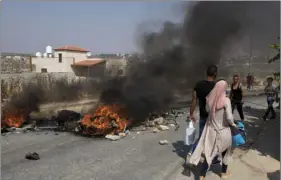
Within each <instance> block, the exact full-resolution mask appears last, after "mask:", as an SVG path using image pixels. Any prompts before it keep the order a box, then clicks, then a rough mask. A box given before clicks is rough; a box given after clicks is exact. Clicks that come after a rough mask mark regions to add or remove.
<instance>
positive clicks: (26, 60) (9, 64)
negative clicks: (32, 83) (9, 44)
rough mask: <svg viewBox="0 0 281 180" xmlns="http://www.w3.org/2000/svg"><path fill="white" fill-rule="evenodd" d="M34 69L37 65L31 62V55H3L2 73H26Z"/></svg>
mask: <svg viewBox="0 0 281 180" xmlns="http://www.w3.org/2000/svg"><path fill="white" fill-rule="evenodd" d="M33 69H35V66H34V65H31V64H30V57H21V56H8V57H3V56H1V73H4V74H13V73H24V72H32V70H33Z"/></svg>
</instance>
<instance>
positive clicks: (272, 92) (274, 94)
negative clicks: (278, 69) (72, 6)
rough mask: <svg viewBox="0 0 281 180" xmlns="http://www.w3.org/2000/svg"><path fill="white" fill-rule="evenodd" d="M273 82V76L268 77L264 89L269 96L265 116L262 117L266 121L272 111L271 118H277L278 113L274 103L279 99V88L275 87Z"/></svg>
mask: <svg viewBox="0 0 281 180" xmlns="http://www.w3.org/2000/svg"><path fill="white" fill-rule="evenodd" d="M272 83H273V78H272V77H269V78H267V86H266V87H265V89H264V92H265V94H266V96H267V110H266V112H265V114H264V116H263V117H262V118H263V120H264V121H266V120H267V116H268V115H269V113H270V112H271V117H270V119H275V118H276V113H275V110H274V108H273V103H274V101H275V100H277V99H278V91H277V88H276V87H274V86H273V84H272Z"/></svg>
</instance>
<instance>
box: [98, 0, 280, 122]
mask: <svg viewBox="0 0 281 180" xmlns="http://www.w3.org/2000/svg"><path fill="white" fill-rule="evenodd" d="M279 27H280V2H277V1H276V2H253V1H251V2H250V1H249V2H231V1H229V2H219V1H217V2H207V1H205V2H196V3H193V4H191V5H190V4H189V5H186V13H185V18H184V21H183V22H182V23H180V24H176V23H172V22H165V23H164V24H163V27H162V30H161V31H160V32H153V33H146V34H145V35H144V37H143V41H142V45H143V46H142V47H143V48H142V51H143V56H144V58H143V61H137V62H134V64H133V65H132V67H131V68H130V69H129V70H128V73H127V75H126V76H125V77H123V78H114V79H111V80H109V81H107V82H105V84H104V89H103V93H102V95H101V101H102V102H104V103H116V102H117V103H121V104H125V105H127V108H128V110H129V113H130V114H129V115H130V116H131V118H132V119H134V120H136V121H137V122H139V121H142V120H145V118H146V117H147V116H148V115H149V113H152V112H155V111H156V112H157V111H163V110H167V109H168V108H169V106H170V105H171V104H172V103H173V102H174V101H175V96H174V95H175V93H180V92H184V91H186V90H187V89H189V88H191V87H192V86H193V85H194V83H195V82H196V81H197V80H199V79H202V78H204V76H205V69H206V67H207V66H208V65H210V64H219V63H220V61H221V59H222V58H223V57H225V56H227V53H225V49H227V48H226V47H229V48H231V47H232V45H233V44H236V45H237V43H240V44H239V46H241V47H243V48H248V47H247V44H243V43H241V42H242V40H243V38H245V37H248V36H253V37H254V38H255V43H256V44H255V45H256V46H255V50H256V51H261V49H266V48H268V44H269V43H272V42H274V41H275V39H276V37H277V36H278V35H279V31H280V28H279Z"/></svg>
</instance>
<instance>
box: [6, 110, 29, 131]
mask: <svg viewBox="0 0 281 180" xmlns="http://www.w3.org/2000/svg"><path fill="white" fill-rule="evenodd" d="M1 117H2V121H1V127H16V128H19V127H21V126H22V125H23V123H24V122H25V119H24V113H23V112H22V111H20V110H18V111H17V112H11V111H8V110H3V113H2V116H1Z"/></svg>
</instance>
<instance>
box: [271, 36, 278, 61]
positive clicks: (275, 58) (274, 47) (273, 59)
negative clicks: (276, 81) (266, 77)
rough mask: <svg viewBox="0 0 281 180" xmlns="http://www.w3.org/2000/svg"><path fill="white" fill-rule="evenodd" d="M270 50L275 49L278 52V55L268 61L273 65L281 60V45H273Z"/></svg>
mask: <svg viewBox="0 0 281 180" xmlns="http://www.w3.org/2000/svg"><path fill="white" fill-rule="evenodd" d="M278 40H280V37H278ZM270 48H272V49H275V50H276V51H277V54H276V55H275V56H273V57H272V58H270V59H269V60H268V63H272V62H274V61H277V60H280V44H271V45H270Z"/></svg>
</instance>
